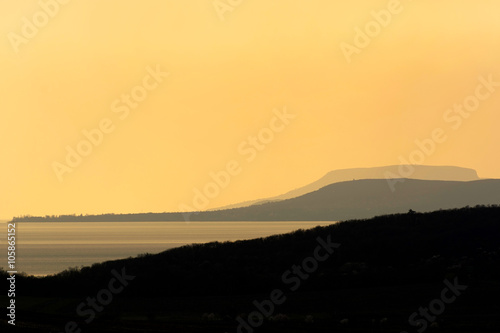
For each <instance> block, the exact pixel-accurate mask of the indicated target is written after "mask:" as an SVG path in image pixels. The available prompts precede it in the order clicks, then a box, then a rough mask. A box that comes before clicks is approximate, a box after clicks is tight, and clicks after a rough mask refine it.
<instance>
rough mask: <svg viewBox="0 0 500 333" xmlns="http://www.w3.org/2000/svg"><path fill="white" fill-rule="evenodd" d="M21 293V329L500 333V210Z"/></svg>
mask: <svg viewBox="0 0 500 333" xmlns="http://www.w3.org/2000/svg"><path fill="white" fill-rule="evenodd" d="M445 289H447V290H445ZM17 292H18V293H17V302H18V317H17V320H18V325H17V327H16V331H18V332H20V331H26V332H49V331H52V332H63V331H64V330H65V326H66V325H68V324H67V323H68V321H75V324H74V325H77V326H75V327H73V326H71V325H73V324H69V325H70V327H69V328H73V329H74V330H73V331H74V332H78V331H77V329H82V331H86V332H101V331H102V332H178V331H181V330H182V331H183V332H237V331H238V326H239V325H243V324H241V321H244V322H245V324H244V325H243V326H240V329H239V331H241V332H251V331H255V332H334V331H339V332H401V331H408V332H418V331H420V332H423V331H424V328H425V331H429V332H498V327H500V305H499V303H498V299H500V207H475V208H463V209H458V210H449V211H436V212H432V213H426V214H421V213H415V212H412V211H410V212H409V213H407V214H398V215H388V216H380V217H376V218H373V219H370V220H357V221H349V222H343V223H339V224H335V225H331V226H328V227H317V228H314V229H311V230H306V231H304V230H301V231H297V232H294V233H291V234H285V235H277V236H272V237H268V238H264V239H255V240H249V241H239V242H233V243H229V242H228V243H210V244H204V245H190V246H184V247H181V248H177V249H173V250H169V251H166V252H163V253H160V254H157V255H143V256H140V257H138V258H129V259H125V260H118V261H112V262H106V263H102V264H95V265H93V266H92V267H86V268H83V269H81V270H76V269H75V270H69V271H65V272H63V273H61V274H58V275H56V276H50V277H45V278H34V277H19V276H18V277H17ZM92 299H95V300H94V303H93V304H94V305H92V303H91V302H92ZM271 300H274V302H272V301H271ZM425 308H429V309H430V310H427V312H425ZM419 311H424V312H421V313H419ZM429 311H431V312H429ZM92 314H95V315H96V316H95V318H94V316H93V315H92ZM249 314H251V315H250V317H249ZM238 316H240V317H241V318H243V319H240V321H237V320H236V318H237V317H238ZM409 319H411V322H409ZM86 320H87V322H86ZM252 320H253V321H252ZM249 322H251V323H253V324H255V325H253V324H252V325H250V324H249ZM245 325H248V326H245ZM417 325H419V326H417ZM1 326H6V324H5V321H4V322H2V324H1ZM253 326H255V327H253ZM3 328H4V327H2V331H3ZM10 328H11V327H7V329H10ZM70 331H71V330H70Z"/></svg>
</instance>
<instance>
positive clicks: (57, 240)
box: [1, 221, 334, 275]
mask: <svg viewBox="0 0 500 333" xmlns="http://www.w3.org/2000/svg"><path fill="white" fill-rule="evenodd" d="M332 223H334V222H331V221H330V222H316V221H315V222H295V221H294V222H190V223H186V222H21V223H16V232H17V239H18V243H17V245H18V250H17V251H18V252H17V253H18V257H17V258H18V259H17V270H18V271H19V272H25V273H27V274H30V275H49V274H55V273H58V272H61V271H63V270H65V269H67V268H69V267H80V266H90V265H92V264H94V263H99V262H103V261H107V260H114V259H123V258H127V257H130V256H136V255H138V254H142V253H159V252H162V251H165V250H167V249H171V248H175V247H179V246H182V245H186V244H193V243H207V242H213V241H220V242H223V241H236V240H241V239H252V238H259V237H265V236H270V235H276V234H283V233H287V232H291V231H294V230H298V229H309V228H313V227H315V226H318V225H321V226H324V225H329V224H332ZM5 233H6V225H5V227H3V228H2V236H1V237H2V238H4V236H5ZM5 250H6V249H5Z"/></svg>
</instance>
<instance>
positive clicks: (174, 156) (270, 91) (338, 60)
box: [0, 0, 500, 218]
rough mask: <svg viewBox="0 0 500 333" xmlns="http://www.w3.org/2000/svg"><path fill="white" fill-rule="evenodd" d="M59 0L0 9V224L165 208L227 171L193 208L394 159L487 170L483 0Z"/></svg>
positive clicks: (497, 34)
mask: <svg viewBox="0 0 500 333" xmlns="http://www.w3.org/2000/svg"><path fill="white" fill-rule="evenodd" d="M60 2H61V3H59V2H56V1H55V0H41V1H40V2H39V1H28V0H16V1H2V2H0V35H2V36H3V37H2V39H1V42H0V73H1V79H0V85H1V86H0V105H1V113H0V115H1V116H0V135H1V146H0V156H1V157H2V159H1V163H0V186H1V191H0V217H3V218H10V217H12V216H17V215H24V214H31V215H40V214H41V215H45V214H67V213H77V214H80V213H83V214H85V213H105V212H116V213H127V212H149V211H155V212H162V211H176V210H178V208H179V205H182V204H185V205H188V206H193V198H194V196H195V189H196V188H197V189H200V191H203V190H204V188H205V187H206V185H207V184H209V183H210V182H211V181H212V178H211V176H210V172H218V171H220V170H225V169H226V168H228V167H229V169H230V170H231V171H232V172H233V174H232V175H230V176H229V178H230V181H229V184H228V185H227V186H226V184H225V183H226V180H225V179H222V178H221V183H220V184H221V185H217V186H219V187H221V186H222V187H224V188H222V189H220V188H219V189H216V188H214V187H213V186H212V187H210V185H209V191H212V192H210V193H212V194H211V196H213V198H207V202H205V203H203V204H204V205H205V206H206V207H207V208H213V207H217V206H222V205H226V204H231V203H236V202H240V201H244V200H250V199H256V198H261V197H267V196H272V195H277V194H281V193H284V192H286V191H288V190H291V189H294V188H296V187H299V186H302V185H305V184H307V183H310V182H312V181H315V180H317V179H318V178H320V177H321V176H323V175H324V174H325V173H326V172H328V171H331V170H334V169H339V168H350V167H369V166H381V165H392V164H399V163H401V161H400V157H403V158H405V159H408V158H410V156H413V157H414V158H415V157H418V156H420V157H422V156H423V157H424V158H423V160H422V164H427V165H457V166H464V167H470V168H475V169H476V170H477V171H478V173H479V176H480V177H498V178H500V168H499V157H498V143H499V142H500V131H499V130H498V125H499V124H500V61H499V60H500V44H499V41H500V3H499V2H498V1H497V0H490V1H486V0H484V1H481V0H478V1H470V0H463V1H460V0H440V1H436V0H428V1H426V0H419V1H410V0H401V1H400V2H399V1H396V0H393V1H375V0H373V1H331V0H297V1H291V0H273V1H263V0H243V1H238V0H221V1H212V0H189V1H184V0H183V1H180V0H178V1H175V0H148V1H131V0H109V1H98V0H72V1H68V0H65V1H62V0H60ZM62 3H64V4H62ZM54 4H57V6H55V5H54ZM41 6H42V7H45V9H43V8H42V7H41ZM57 7H59V8H57ZM47 13H48V14H47ZM377 19H378V21H377ZM360 31H361V32H360ZM166 73H169V74H168V75H167V74H166ZM488 81H489V82H490V83H488ZM496 82H499V83H496ZM464 103H465V104H467V103H468V104H467V105H466V106H465V107H463V109H462V111H459V109H458V108H457V109H455V110H453V107H454V105H455V104H456V105H458V107H460V105H462V104H464ZM450 108H451V110H449V109H450ZM465 108H467V110H472V111H470V112H469V111H467V110H466V109H465ZM448 110H449V111H448ZM285 112H286V114H288V115H286V114H285ZM284 114H285V115H284ZM277 115H280V117H281V118H284V119H281V118H279V117H278V116H277ZM96 128H98V129H99V130H98V131H99V132H97V131H93V130H94V129H96ZM436 129H437V130H438V132H439V131H440V133H441V137H443V136H445V137H446V140H444V142H443V140H441V142H437V143H436V142H435V143H434V144H433V145H435V147H434V148H433V147H432V145H427V146H425V147H424V148H419V147H418V146H417V144H416V143H415V140H429V139H430V138H432V133H433V131H435V130H436ZM85 130H87V131H90V132H89V133H91V134H92V135H93V139H92V140H93V141H94V143H95V144H97V145H95V144H93V143H91V142H90V141H85V140H87V139H86V137H85V134H84V131H85ZM99 133H103V134H102V137H101V136H100V134H99ZM259 135H260V136H259ZM249 137H257V139H252V138H249ZM68 147H69V149H70V150H74V151H76V154H78V149H79V150H80V152H81V153H84V154H86V155H87V156H80V157H81V160H78V157H75V156H72V157H70V158H69V162H68V161H67V157H68V156H67V155H68V154H69V153H68V150H67V149H68ZM426 147H427V148H426ZM425 149H428V150H427V152H425V151H424V152H423V153H418V151H422V150H425ZM429 149H430V150H429ZM424 153H425V154H424ZM70 155H71V154H70ZM70 163H71V164H72V165H73V167H72V166H71V165H69V164H70ZM228 164H229V166H228ZM70 171H71V172H70Z"/></svg>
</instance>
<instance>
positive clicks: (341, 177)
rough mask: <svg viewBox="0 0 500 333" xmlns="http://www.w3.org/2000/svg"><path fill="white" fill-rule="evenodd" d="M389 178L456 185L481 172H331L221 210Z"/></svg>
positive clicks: (405, 168)
mask: <svg viewBox="0 0 500 333" xmlns="http://www.w3.org/2000/svg"><path fill="white" fill-rule="evenodd" d="M387 178H391V179H392V178H396V179H397V178H408V179H421V180H454V181H472V180H479V179H480V178H479V177H478V176H477V172H476V170H474V169H468V168H461V167H456V166H429V165H389V166H382V167H374V168H352V169H339V170H334V171H330V172H329V173H327V174H326V175H325V176H323V177H321V178H320V179H318V180H317V181H315V182H313V183H311V184H308V185H306V186H303V187H300V188H298V189H295V190H292V191H289V192H287V193H285V194H282V195H278V196H275V197H271V198H267V199H258V200H251V201H245V202H242V203H237V204H234V205H228V206H224V207H221V208H219V209H217V210H220V209H230V208H239V207H247V206H251V205H255V204H262V203H266V202H273V201H280V200H286V199H291V198H296V197H298V196H301V195H304V194H307V193H310V192H313V191H316V190H319V189H320V188H322V187H325V186H327V185H330V184H334V183H339V182H344V181H348V180H353V179H356V180H360V179H387Z"/></svg>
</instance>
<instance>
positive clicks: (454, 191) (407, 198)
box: [15, 179, 500, 222]
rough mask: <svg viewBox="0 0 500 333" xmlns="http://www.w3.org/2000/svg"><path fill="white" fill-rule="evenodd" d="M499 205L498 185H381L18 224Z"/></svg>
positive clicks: (331, 216)
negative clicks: (220, 206)
mask: <svg viewBox="0 0 500 333" xmlns="http://www.w3.org/2000/svg"><path fill="white" fill-rule="evenodd" d="M489 204H500V179H485V180H477V181H470V182H461V181H434V180H415V179H399V180H398V184H397V189H396V191H392V190H391V189H390V187H389V185H388V182H387V180H385V179H364V180H355V181H347V182H340V183H334V184H331V185H328V186H325V187H323V188H321V189H319V190H317V191H314V192H311V193H308V194H305V195H302V196H300V197H296V198H292V199H287V200H282V201H277V202H270V203H265V204H261V205H253V206H249V207H242V208H234V209H226V210H220V211H206V212H199V213H189V214H182V213H145V214H120V215H114V214H106V215H89V216H59V217H49V218H42V217H29V218H18V219H15V220H16V221H68V222H69V221H97V222H98V221H185V220H190V221H339V220H346V219H360V218H370V217H373V216H376V215H382V214H394V213H404V212H407V211H408V210H410V209H413V210H415V211H419V212H429V211H434V210H438V209H451V208H459V207H464V206H474V205H489Z"/></svg>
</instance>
